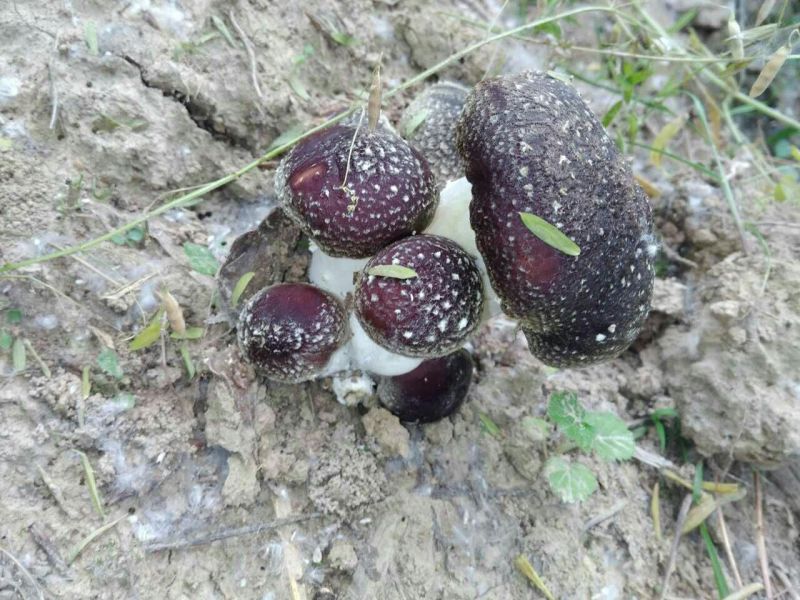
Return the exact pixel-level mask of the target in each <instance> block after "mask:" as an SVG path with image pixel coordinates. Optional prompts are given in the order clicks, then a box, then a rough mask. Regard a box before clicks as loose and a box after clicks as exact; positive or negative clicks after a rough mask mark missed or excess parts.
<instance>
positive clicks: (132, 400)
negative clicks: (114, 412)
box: [112, 392, 136, 410]
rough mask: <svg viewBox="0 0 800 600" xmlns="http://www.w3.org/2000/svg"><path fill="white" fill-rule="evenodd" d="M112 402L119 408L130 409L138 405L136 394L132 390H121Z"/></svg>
mask: <svg viewBox="0 0 800 600" xmlns="http://www.w3.org/2000/svg"><path fill="white" fill-rule="evenodd" d="M112 402H113V403H114V404H115V405H116V406H117V408H118V409H119V410H130V409H132V408H133V407H134V406H136V396H134V395H133V394H131V393H130V392H120V393H119V394H117V395H116V396H115V397H114V399H113V400H112Z"/></svg>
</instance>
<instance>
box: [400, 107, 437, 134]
mask: <svg viewBox="0 0 800 600" xmlns="http://www.w3.org/2000/svg"><path fill="white" fill-rule="evenodd" d="M429 114H431V111H430V110H429V109H427V108H423V109H422V110H419V111H417V112H415V113H414V114H413V115H412V116H411V118H410V119H409V120H408V122H407V123H406V126H405V130H404V131H403V134H404V135H405V136H406V137H410V136H411V135H413V133H414V132H415V131H416V130H417V128H418V127H419V126H420V125H422V124H423V123H424V122H425V119H427V118H428V115H429Z"/></svg>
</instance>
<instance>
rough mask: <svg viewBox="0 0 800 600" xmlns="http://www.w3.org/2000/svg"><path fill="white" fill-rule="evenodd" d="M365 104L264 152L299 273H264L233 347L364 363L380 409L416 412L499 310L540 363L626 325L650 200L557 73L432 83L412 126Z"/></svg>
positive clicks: (266, 354) (648, 250)
mask: <svg viewBox="0 0 800 600" xmlns="http://www.w3.org/2000/svg"><path fill="white" fill-rule="evenodd" d="M369 117H370V118H369V120H368V123H369V124H368V125H363V126H362V121H363V118H362V119H352V118H351V119H348V120H346V121H343V122H342V123H340V124H338V125H334V126H332V127H329V128H327V129H325V130H323V131H320V132H318V133H317V134H315V135H312V136H309V137H307V138H305V139H304V140H302V141H301V142H300V143H298V144H297V145H296V146H295V147H294V148H293V149H292V150H291V152H290V153H289V154H288V155H287V156H286V157H285V158H284V159H283V161H282V162H281V164H280V166H279V167H278V170H277V172H276V188H277V194H278V197H279V199H280V201H281V205H282V208H283V210H284V211H285V213H286V214H287V215H288V216H289V217H290V218H291V219H292V220H293V221H294V222H295V223H296V224H297V225H298V226H299V227H300V228H301V229H302V231H303V232H304V233H305V234H306V235H307V236H308V237H309V238H310V240H311V251H312V258H311V264H310V266H309V269H308V277H309V280H310V283H280V284H274V285H271V286H268V287H266V288H265V289H263V290H261V291H260V292H258V293H257V294H256V295H254V296H253V297H252V298H251V299H250V300H249V301H248V302H247V303H246V305H245V306H244V308H243V309H242V311H241V314H240V317H239V326H238V337H239V342H240V347H241V348H242V352H243V354H244V356H245V357H246V358H247V359H248V360H249V361H250V362H251V363H252V364H254V365H255V366H256V368H257V369H259V370H260V371H261V372H262V373H263V374H264V375H266V376H267V377H269V378H272V379H276V380H279V381H285V382H299V381H306V380H309V379H313V378H316V377H320V376H324V375H336V374H342V373H344V374H349V373H351V372H354V371H360V372H364V373H368V374H369V375H372V376H373V377H374V378H375V379H377V392H378V397H379V399H380V401H381V402H382V403H383V404H384V405H385V406H386V407H387V408H388V409H389V410H390V411H392V412H393V413H394V414H396V415H398V416H399V417H400V418H401V419H402V420H408V421H419V422H427V421H432V420H436V419H440V418H442V417H444V416H446V415H448V414H450V413H451V412H452V411H454V410H456V409H457V408H458V406H459V405H460V404H461V403H462V402H463V400H464V398H465V397H466V394H467V389H468V387H469V383H470V380H471V376H472V362H471V359H470V356H469V353H467V352H466V351H464V350H463V349H462V348H463V346H464V345H465V343H466V342H467V341H468V340H469V338H470V336H471V335H472V333H473V332H474V331H475V330H476V329H477V328H478V326H479V325H480V324H481V323H482V322H483V321H484V320H486V319H488V318H491V317H492V316H493V315H494V314H497V313H498V312H500V311H501V310H502V312H504V313H505V314H506V315H507V316H509V317H511V318H513V319H515V320H517V321H518V322H519V324H520V326H521V328H522V331H523V332H524V334H525V336H526V338H527V340H528V345H529V347H530V350H531V352H532V353H533V354H534V355H536V356H537V357H538V358H540V359H541V360H542V361H543V362H545V363H547V364H550V365H554V366H559V367H566V366H576V365H585V364H590V363H593V362H597V361H599V360H603V359H607V358H610V357H613V356H616V355H617V354H619V353H620V352H622V351H623V350H624V349H625V348H626V347H627V346H628V345H629V344H630V343H631V342H632V341H633V339H634V338H635V337H636V335H637V333H638V331H639V329H640V328H641V326H642V323H643V321H644V318H645V317H646V315H647V312H648V310H649V302H650V295H651V292H652V284H653V256H654V253H655V244H654V242H653V235H652V218H651V214H650V208H649V204H648V202H647V200H646V198H645V196H644V194H643V193H642V191H641V190H640V189H639V187H638V186H637V185H636V183H635V181H634V179H633V177H632V174H631V170H630V167H629V166H628V164H627V163H626V161H625V159H624V158H623V157H622V156H621V155H620V154H619V153H618V151H617V149H616V148H615V146H614V144H613V142H612V141H611V140H610V138H609V137H608V135H607V133H606V132H605V130H604V129H603V127H602V125H601V124H600V123H599V121H598V120H597V118H596V117H595V116H594V114H592V112H591V111H590V110H589V108H588V107H587V106H586V104H585V103H584V102H583V100H581V98H580V97H579V96H578V94H577V93H576V92H575V91H574V90H573V89H572V88H571V87H570V86H569V85H567V84H565V83H563V82H561V81H559V80H557V79H553V78H551V77H549V76H547V75H544V74H540V73H530V72H526V73H521V74H518V75H512V76H503V77H498V78H494V79H488V80H485V81H483V82H481V83H479V84H478V85H477V86H476V87H475V88H474V89H472V90H471V91H468V92H467V90H466V89H464V88H461V87H460V86H457V85H454V84H437V85H436V86H433V87H432V88H431V89H429V90H427V91H426V92H425V93H424V94H423V95H422V96H421V97H420V98H418V99H417V100H415V101H414V102H413V103H412V104H411V106H410V107H409V109H408V111H407V112H406V114H405V115H404V117H403V119H402V121H401V123H402V126H401V130H402V131H404V132H405V134H406V136H407V137H408V138H409V141H410V142H411V143H409V141H406V140H404V139H403V138H402V137H400V135H398V134H397V133H395V132H394V130H392V128H391V126H388V125H386V124H385V123H381V125H380V126H377V124H378V122H379V119H378V118H377V117H378V115H375V114H370V115H369ZM415 136H416V137H415ZM415 141H416V143H415ZM462 174H463V175H465V177H462V176H461V175H462ZM440 191H441V193H440ZM334 388H336V385H334Z"/></svg>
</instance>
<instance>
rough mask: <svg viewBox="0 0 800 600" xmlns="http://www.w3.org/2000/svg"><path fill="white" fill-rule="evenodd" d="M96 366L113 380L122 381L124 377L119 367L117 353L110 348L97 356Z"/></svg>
mask: <svg viewBox="0 0 800 600" xmlns="http://www.w3.org/2000/svg"><path fill="white" fill-rule="evenodd" d="M97 366H98V367H100V368H101V369H102V370H103V371H104V372H105V373H107V374H109V375H111V376H112V377H113V378H114V379H122V376H123V375H124V373H123V371H122V367H120V366H119V359H118V358H117V353H116V352H114V351H113V350H111V349H110V348H106V349H105V350H103V351H102V352H101V353H100V354H99V355H98V356H97Z"/></svg>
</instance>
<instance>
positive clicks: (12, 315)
mask: <svg viewBox="0 0 800 600" xmlns="http://www.w3.org/2000/svg"><path fill="white" fill-rule="evenodd" d="M6 321H8V322H9V323H10V324H12V325H15V324H17V323H21V322H22V311H21V310H20V309H18V308H9V309H8V310H7V311H6Z"/></svg>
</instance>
